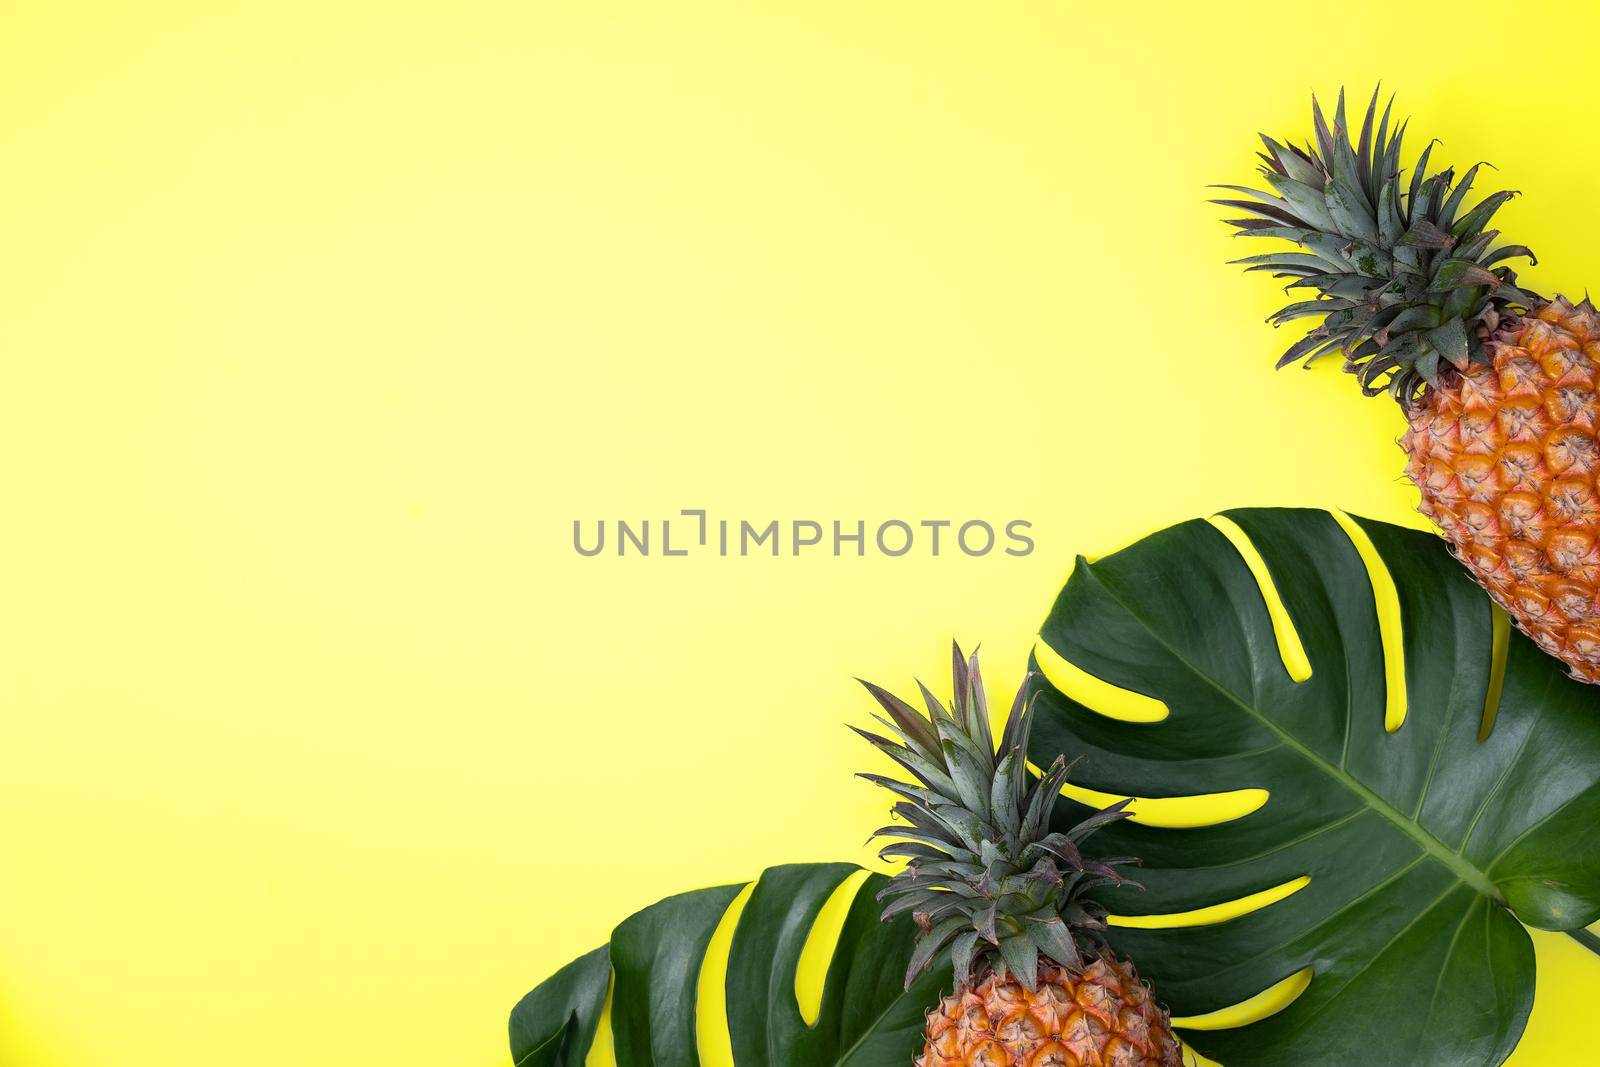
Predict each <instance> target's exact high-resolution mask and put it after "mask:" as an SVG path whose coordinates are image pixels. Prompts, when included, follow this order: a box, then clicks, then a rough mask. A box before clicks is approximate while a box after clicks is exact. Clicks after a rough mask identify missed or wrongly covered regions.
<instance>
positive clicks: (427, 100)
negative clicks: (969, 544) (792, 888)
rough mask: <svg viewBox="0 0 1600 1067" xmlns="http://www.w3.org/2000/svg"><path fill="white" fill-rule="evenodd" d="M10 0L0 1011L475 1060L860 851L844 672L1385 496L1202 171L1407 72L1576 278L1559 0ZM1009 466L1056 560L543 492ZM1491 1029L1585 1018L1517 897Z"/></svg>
mask: <svg viewBox="0 0 1600 1067" xmlns="http://www.w3.org/2000/svg"><path fill="white" fill-rule="evenodd" d="M1226 7H1227V10H1226V11H1224V10H1223V9H1222V8H1221V7H1218V8H1217V9H1215V10H1194V9H1191V8H1190V5H1181V6H1180V5H1172V6H1169V7H1161V6H1159V5H1157V6H1151V5H1146V4H1098V5H1068V4H1053V3H1052V4H1036V5H1031V6H1011V5H973V4H950V5H937V4H934V5H930V4H925V3H871V4H862V3H838V4H833V3H829V4H819V3H805V4H798V3H797V4H792V5H781V6H780V5H771V4H768V5H750V4H743V3H733V2H730V3H727V4H720V5H712V4H700V3H694V4H689V3H679V4H667V5H660V4H638V5H613V4H565V3H563V4H532V5H530V4H522V3H507V4H503V5H492V4H483V3H478V2H476V0H454V2H451V3H440V4H416V3H401V4H380V3H348V2H346V3H332V4H330V3H327V2H325V0H319V2H316V3H302V2H278V3H251V4H241V3H221V2H217V0H207V2H196V3H189V4H183V3H171V2H151V3H141V4H122V3H106V4H92V3H47V4H23V3H21V2H19V0H7V2H5V3H4V4H3V5H0V175H3V177H0V189H3V194H0V357H3V360H4V363H3V371H4V379H3V383H0V494H3V495H0V499H3V501H4V509H5V512H4V520H3V523H0V706H3V708H4V712H3V719H0V723H3V725H0V1062H4V1063H5V1064H7V1065H8V1067H10V1065H13V1064H15V1065H24V1067H111V1065H116V1067H155V1065H161V1067H185V1065H201V1064H204V1065H208V1067H209V1065H214V1064H217V1063H229V1064H233V1065H237V1067H255V1065H262V1067H264V1065H281V1064H289V1063H293V1064H330V1065H331V1064H357V1063H360V1064H367V1063H374V1064H376V1063H382V1064H388V1065H400V1064H407V1065H417V1067H433V1065H437V1064H446V1063H449V1064H494V1065H501V1064H503V1063H504V1062H505V1061H506V1060H507V1056H506V1053H505V1038H504V1021H505V1016H506V1012H507V1011H508V1009H509V1008H510V1007H511V1005H512V1003H513V1002H514V1001H515V999H516V998H517V997H518V996H519V995H520V994H521V993H522V992H524V991H525V990H526V989H527V988H529V987H530V986H532V985H533V984H534V983H535V982H536V981H538V980H539V979H540V978H542V977H543V976H544V975H545V974H547V973H548V972H549V971H551V970H552V969H554V968H555V967H556V966H558V965H560V964H561V963H563V962H565V961H566V960H568V959H569V958H571V957H572V956H574V955H576V954H578V953H580V952H582V951H584V950H586V949H588V948H590V947H592V946H594V945H595V944H598V943H600V942H601V941H603V940H604V938H605V936H606V934H607V931H608V930H609V928H610V925H611V924H612V923H613V922H614V921H615V920H617V919H619V918H621V917H622V916H624V915H626V914H628V913H629V912H631V911H633V910H634V909H636V908H638V907H640V906H643V905H645V904H647V903H649V902H651V901H654V900H656V899H657V898H659V897H661V896H663V895H665V894H667V893H670V892H673V891H677V890H681V889H685V888H689V887H692V886H696V885H701V884H707V883H712V882H725V881H734V880H741V879H744V878H748V877H750V876H752V875H754V874H755V873H756V872H758V871H759V870H760V869H761V868H762V867H763V866H765V865H767V864H771V863H776V862H781V861H788V860H799V859H838V858H855V859H862V858H865V857H866V855H867V853H866V851H865V849H864V848H863V847H862V841H863V838H864V837H865V835H866V833H867V831H868V830H869V829H870V828H871V827H873V826H874V825H877V822H878V821H879V819H880V817H881V815H882V813H883V809H884V800H883V798H882V797H880V796H877V795H875V794H874V792H873V790H872V787H870V786H868V785H866V784H864V783H861V782H857V781H854V780H852V779H851V777H850V774H851V772H852V771H853V770H855V769H857V768H858V767H860V766H861V765H862V764H863V762H864V758H865V757H864V746H863V745H862V744H860V743H859V742H858V741H856V740H855V739H853V738H852V737H851V736H850V735H848V734H847V733H846V731H845V730H844V728H843V726H842V725H841V724H842V723H843V722H844V721H847V720H849V721H864V719H865V717H866V714H867V710H868V709H867V706H866V700H865V698H864V695H863V694H862V693H861V692H860V691H859V690H858V689H857V688H856V687H855V684H854V683H853V682H852V681H850V676H851V675H852V674H862V675H866V676H870V677H872V678H874V679H877V680H880V681H882V682H884V683H887V684H892V685H895V686H904V685H906V684H908V682H909V678H910V676H911V675H912V674H913V673H920V674H922V675H923V676H924V677H927V678H929V679H930V681H933V682H935V683H936V685H937V686H938V687H939V688H941V689H942V688H943V687H944V686H945V685H947V684H948V682H947V681H946V680H945V679H944V677H943V674H944V663H945V655H946V643H947V642H948V640H949V638H950V636H951V635H952V634H954V635H957V636H959V637H961V638H962V639H963V640H965V641H969V642H975V641H979V640H981V641H982V642H983V643H984V647H985V649H986V655H987V662H988V664H989V667H990V671H991V675H992V677H991V685H992V687H993V688H994V689H995V690H996V691H997V692H1000V691H1003V690H1006V689H1008V688H1009V687H1010V686H1011V685H1013V684H1014V683H1015V682H1016V680H1017V678H1018V677H1019V675H1020V669H1021V666H1022V664H1023V660H1024V656H1025V653H1026V649H1027V647H1028V643H1029V637H1030V635H1031V634H1032V632H1033V630H1034V628H1035V627H1036V625H1037V624H1038V622H1039V621H1040V619H1041V618H1042V617H1043V613H1044V611H1045V609H1046V607H1047V606H1048V605H1049V603H1050V601H1051V598H1052V596H1053V595H1054V593H1055V591H1056V588H1057V586H1058V584H1059V583H1060V582H1061V580H1062V579H1063V578H1064V576H1065V574H1066V572H1067V570H1068V568H1069V565H1070V561H1071V559H1072V557H1073V554H1074V553H1076V552H1080V551H1083V552H1089V553H1094V552H1098V551H1105V550H1109V549H1112V548H1115V547H1117V546H1118V545H1120V544H1122V543H1125V542H1127V541H1129V540H1132V539H1133V538H1135V537H1137V536H1138V535H1140V534H1143V533H1145V532H1147V531H1150V530H1152V529H1154V528H1156V527H1159V526H1161V525H1164V524H1167V523H1169V522H1172V521H1175V520H1179V519H1182V518H1186V517H1190V516H1194V515H1198V514H1206V513H1208V512H1211V511H1215V510H1218V509H1221V508H1224V507H1228V506H1232V505H1241V504H1314V505H1328V504H1338V505H1342V506H1344V507H1345V508H1348V509H1350V510H1352V511H1356V512H1360V513H1365V514H1367V515H1371V516H1375V517H1379V518H1385V519H1390V520H1396V521H1412V520H1414V516H1413V515H1412V513H1411V507H1412V504H1413V497H1412V493H1411V491H1410V490H1409V488H1408V486H1407V485H1406V484H1405V483H1403V482H1402V481H1401V480H1399V475H1400V469H1401V464H1400V454H1399V452H1398V451H1397V450H1396V449H1395V447H1394V445H1393V441H1394V439H1395V437H1396V436H1397V435H1398V433H1399V431H1400V428H1401V424H1400V421H1399V418H1398V415H1397V413H1396V412H1395V411H1394V410H1393V409H1392V405H1389V404H1387V403H1384V402H1379V401H1366V400H1363V399H1361V398H1360V397H1359V396H1358V395H1357V393H1356V390H1355V389H1354V388H1353V387H1352V386H1351V384H1350V383H1349V382H1348V381H1345V380H1342V379H1341V377H1340V376H1339V375H1338V373H1337V372H1336V370H1334V369H1333V368H1331V367H1330V368H1328V369H1326V370H1322V371H1318V372H1313V373H1311V374H1309V375H1306V374H1300V373H1289V372H1285V373H1282V374H1277V375H1275V374H1273V372H1272V371H1271V369H1270V368H1271V362H1272V360H1273V358H1274V357H1275V355H1276V354H1277V352H1278V351H1279V350H1280V348H1281V346H1282V345H1283V344H1284V343H1286V338H1285V337H1284V336H1283V335H1282V334H1278V333H1274V332H1273V331H1272V330H1270V329H1268V328H1267V327H1265V326H1264V325H1263V324H1262V321H1261V320H1262V317H1263V316H1264V315H1265V313H1266V312H1267V311H1268V310H1269V309H1270V308H1271V307H1273V306H1274V304H1273V301H1274V299H1275V297H1276V296H1277V290H1276V288H1275V287H1274V286H1273V285H1272V284H1271V283H1270V282H1268V281H1265V280H1262V279H1259V278H1248V279H1247V278H1243V277H1241V276H1240V275H1239V274H1238V273H1237V272H1236V269H1235V268H1231V267H1225V266H1223V265H1222V262H1221V261H1222V260H1223V259H1224V258H1226V257H1228V256H1229V255H1237V254H1243V253H1244V251H1245V250H1244V249H1243V248H1242V247H1241V246H1240V243H1239V242H1234V241H1231V240H1230V239H1229V238H1228V237H1227V236H1226V233H1225V231H1224V230H1223V228H1222V227H1221V226H1220V225H1219V224H1218V223H1217V222H1216V214H1217V213H1216V212H1215V211H1214V210H1213V209H1212V208H1210V207H1208V206H1206V205H1205V204H1203V203H1202V200H1203V198H1204V196H1205V195H1206V194H1205V191H1204V190H1203V189H1202V185H1203V184H1204V183H1206V182H1209V181H1225V180H1233V181H1236V180H1241V179H1244V178H1247V177H1248V176H1249V174H1250V152H1251V147H1252V146H1251V137H1252V134H1253V132H1254V131H1255V130H1257V129H1262V128H1264V129H1268V130H1271V131H1274V132H1280V131H1281V132H1287V133H1292V134H1294V135H1296V136H1302V135H1303V134H1304V133H1305V132H1306V128H1307V115H1306V104H1307V96H1308V92H1309V90H1311V89H1312V88H1319V89H1322V90H1324V91H1331V90H1333V89H1334V88H1335V87H1336V86H1337V85H1338V84H1340V83H1341V82H1345V83H1348V84H1349V85H1351V86H1353V87H1356V88H1357V89H1359V90H1364V89H1366V88H1368V87H1370V86H1371V84H1372V83H1373V81H1374V80H1375V79H1377V78H1379V77H1383V78H1384V79H1386V80H1387V84H1388V85H1389V86H1390V87H1392V88H1393V89H1395V90H1397V91H1398V92H1399V93H1400V94H1401V100H1402V107H1403V109H1404V111H1405V112H1407V113H1409V114H1411V115H1414V116H1415V117H1416V120H1417V121H1416V123H1415V124H1414V126H1413V140H1414V147H1420V143H1421V142H1422V141H1423V140H1424V139H1425V138H1427V137H1429V136H1433V135H1438V136H1439V137H1441V138H1443V139H1444V152H1445V154H1446V155H1447V156H1449V157H1450V158H1452V159H1454V160H1456V161H1458V162H1461V163H1471V162H1473V161H1475V160H1477V159H1480V158H1490V159H1492V160H1493V161H1494V162H1495V163H1496V164H1498V165H1499V166H1500V168H1501V171H1500V176H1501V178H1502V179H1503V180H1504V181H1505V182H1506V183H1507V184H1509V185H1511V186H1513V187H1516V188H1520V189H1522V190H1524V191H1525V193H1526V196H1525V197H1524V198H1523V199H1521V200H1518V201H1516V202H1515V203H1513V204H1512V205H1511V206H1510V207H1509V208H1507V209H1506V211H1505V212H1504V221H1503V225H1504V226H1505V227H1506V228H1507V229H1508V230H1509V231H1510V232H1511V233H1512V234H1514V235H1515V236H1516V237H1517V238H1519V239H1522V240H1525V241H1526V242H1527V243H1529V244H1531V245H1533V246H1534V247H1535V248H1536V249H1537V250H1538V251H1539V252H1540V254H1541V256H1542V257H1543V263H1544V265H1543V266H1541V267H1539V268H1538V269H1536V270H1534V271H1532V272H1530V273H1529V274H1528V275H1527V277H1528V278H1529V279H1530V280H1531V281H1532V282H1533V283H1534V284H1535V285H1537V286H1540V287H1543V288H1544V289H1545V290H1546V291H1550V290H1554V289H1561V290H1564V291H1567V292H1569V293H1572V294H1574V295H1576V294H1577V293H1578V292H1579V291H1581V290H1582V288H1583V285H1584V283H1585V281H1587V280H1590V279H1594V278H1600V253H1597V251H1596V249H1597V248H1600V243H1597V242H1596V241H1595V240H1594V237H1595V229H1594V227H1595V225H1596V224H1595V220H1594V218H1593V213H1592V212H1591V211H1590V210H1589V207H1588V198H1589V197H1590V196H1591V195H1592V186H1593V174H1594V170H1595V167H1596V166H1597V164H1600V151H1597V150H1596V149H1595V147H1594V145H1595V143H1596V140H1595V129H1596V121H1597V120H1596V118H1595V115H1594V112H1593V107H1592V81H1591V78H1590V75H1589V72H1588V70H1587V58H1586V57H1587V56H1588V55H1589V54H1590V52H1591V49H1592V47H1593V45H1594V44H1595V43H1596V42H1595V41H1594V36H1595V31H1596V29H1597V28H1600V16H1597V15H1595V14H1593V13H1588V12H1586V10H1585V9H1586V8H1588V5H1583V4H1577V3H1574V4H1571V5H1562V4H1556V5H1545V6H1541V5H1537V4H1532V5H1522V6H1520V7H1517V8H1516V9H1515V10H1513V9H1511V8H1508V7H1507V6H1506V5H1504V4H1502V3H1451V4H1449V5H1444V4H1440V5H1438V6H1437V8H1436V10H1435V11H1434V12H1432V13H1428V12H1425V11H1422V10H1419V9H1415V8H1407V9H1406V10H1405V11H1404V12H1400V11H1398V10H1397V9H1396V8H1394V6H1393V5H1392V4H1390V3H1372V4H1360V3H1349V4H1343V5H1339V6H1337V7H1331V8H1330V7H1328V6H1327V5H1315V4H1296V5H1288V4H1285V5H1283V6H1282V7H1281V8H1268V7H1266V6H1260V7H1258V8H1255V9H1253V10H1250V9H1247V5H1243V4H1230V5H1227V6H1226ZM683 507H706V508H709V509H711V510H712V511H713V513H714V514H719V515H725V516H730V517H740V516H747V517H751V518H762V517H767V516H776V517H786V518H787V517H799V518H807V517H809V518H817V519H822V520H830V519H833V518H841V519H846V520H853V519H854V518H857V517H864V518H868V519H881V518H888V517H904V518H908V519H918V518H953V519H958V520H959V519H963V518H968V517H980V518H986V519H989V520H991V521H1003V520H1005V519H1008V518H1013V517H1022V518H1027V519H1031V520H1032V521H1033V522H1034V524H1035V534H1036V536H1037V539H1038V549H1037V550H1036V551H1035V553H1034V554H1033V555H1032V556H1030V557H1028V558H1025V559H1014V558H1009V557H1005V556H998V555H997V556H993V557H989V558H986V559H981V560H972V559H967V558H964V557H961V556H959V555H945V556H942V557H941V558H938V559H932V558H929V557H927V556H924V555H920V554H916V555H913V556H910V557H907V558H904V559H899V560H885V559H882V558H869V559H867V560H856V559H851V558H846V559H839V560H836V559H833V558H831V557H826V556H820V555H819V556H815V557H813V558H804V559H799V560H796V559H789V558H784V559H779V560H772V559H765V558H763V559H749V560H719V559H716V558H714V557H713V558H707V557H700V558H690V559H686V560H664V559H646V560H639V559H627V560H619V559H616V558H614V557H607V558H597V559H592V560H591V559H580V558H578V557H577V556H576V555H575V554H574V552H573V550H572V548H571V547H570V536H571V522H572V520H573V519H574V518H579V517H581V518H584V519H593V518H596V517H607V518H611V519H615V518H617V517H625V518H632V519H642V518H646V517H651V518H659V517H661V516H662V515H665V514H670V513H672V512H674V511H676V510H677V509H679V508H683ZM1536 941H1537V944H1538V948H1539V965H1540V972H1539V985H1540V994H1539V1001H1538V1006H1537V1008H1536V1010H1535V1012H1534V1016H1533V1020H1532V1024H1531V1026H1530V1028H1529V1031H1528V1035H1527V1038H1526V1040H1525V1042H1524V1045H1523V1047H1522V1049H1521V1050H1520V1051H1519V1052H1518V1054H1517V1055H1516V1057H1515V1063H1516V1064H1517V1065H1518V1067H1535V1065H1540V1064H1562V1063H1567V1062H1572V1061H1571V1060H1569V1059H1568V1058H1567V1057H1570V1056H1580V1055H1587V1054H1590V1052H1591V1050H1592V1048H1593V1039H1592V1034H1593V1025H1594V1019H1593V1013H1592V1011H1589V1010H1587V1009H1588V1005H1589V1004H1590V1003H1591V1002H1592V1001H1593V998H1594V997H1595V995H1596V993H1597V992H1600V961H1597V960H1595V959H1593V958H1590V957H1588V956H1586V955H1585V954H1584V953H1583V952H1582V951H1581V950H1579V949H1577V948H1575V947H1573V946H1570V945H1569V944H1568V943H1567V942H1566V941H1565V940H1564V939H1562V938H1559V937H1553V936H1542V935H1541V936H1536Z"/></svg>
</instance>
